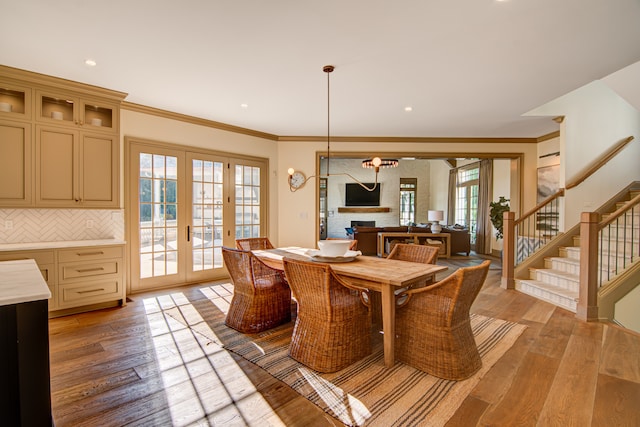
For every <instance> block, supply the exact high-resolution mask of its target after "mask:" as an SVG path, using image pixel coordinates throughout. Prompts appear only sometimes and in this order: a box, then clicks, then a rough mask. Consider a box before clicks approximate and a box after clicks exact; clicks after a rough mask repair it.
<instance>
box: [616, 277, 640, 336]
mask: <svg viewBox="0 0 640 427" xmlns="http://www.w3.org/2000/svg"><path fill="white" fill-rule="evenodd" d="M638 307H640V286H636V287H635V289H633V290H632V291H631V292H629V293H628V294H627V295H625V296H624V297H623V298H622V299H620V301H618V302H616V304H615V320H616V321H617V322H619V323H620V324H621V325H622V326H624V327H625V328H628V329H631V330H634V331H636V332H638V333H640V316H639V315H638Z"/></svg>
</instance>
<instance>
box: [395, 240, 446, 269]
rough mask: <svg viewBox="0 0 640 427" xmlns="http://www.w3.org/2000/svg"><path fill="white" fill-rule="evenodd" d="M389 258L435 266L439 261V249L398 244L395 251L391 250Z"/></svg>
mask: <svg viewBox="0 0 640 427" xmlns="http://www.w3.org/2000/svg"><path fill="white" fill-rule="evenodd" d="M387 258H388V259H398V260H400V261H411V262H422V263H425V264H435V263H436V262H437V261H438V248H436V247H434V246H426V245H410V244H407V243H397V244H396V245H395V246H394V247H393V249H391V252H390V253H389V255H388V256H387Z"/></svg>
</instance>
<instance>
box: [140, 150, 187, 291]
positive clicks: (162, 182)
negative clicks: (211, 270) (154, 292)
mask: <svg viewBox="0 0 640 427" xmlns="http://www.w3.org/2000/svg"><path fill="white" fill-rule="evenodd" d="M130 164H131V166H130V173H131V178H132V179H131V187H130V188H131V189H132V191H131V196H130V200H131V203H130V208H131V212H130V215H131V219H132V221H131V225H132V226H136V227H137V232H132V233H131V234H130V236H131V247H132V258H133V259H137V260H138V262H134V263H132V264H133V265H132V268H131V272H132V277H131V287H132V289H144V288H149V287H157V286H163V285H167V284H173V283H180V282H183V281H184V278H185V273H184V265H185V258H184V254H183V251H184V240H185V238H184V236H185V233H183V232H181V230H184V229H185V228H184V227H185V223H186V221H185V215H184V207H183V206H182V205H183V204H184V200H185V195H184V191H183V190H182V189H183V188H184V187H183V184H182V181H183V179H184V178H183V175H184V172H183V168H184V166H183V165H184V156H183V155H182V154H181V153H180V152H174V151H173V150H163V149H156V148H153V147H144V146H135V147H134V146H132V149H131V161H130ZM134 177H135V180H134Z"/></svg>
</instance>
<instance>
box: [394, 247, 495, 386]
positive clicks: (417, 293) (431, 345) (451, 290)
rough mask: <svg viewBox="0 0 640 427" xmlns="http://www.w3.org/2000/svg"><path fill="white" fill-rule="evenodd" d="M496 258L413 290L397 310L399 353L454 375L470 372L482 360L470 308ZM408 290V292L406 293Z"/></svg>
mask: <svg viewBox="0 0 640 427" xmlns="http://www.w3.org/2000/svg"><path fill="white" fill-rule="evenodd" d="M490 265H491V261H488V260H487V261H484V262H483V263H482V264H480V265H477V266H471V267H464V268H460V269H458V270H456V271H455V272H454V273H453V274H451V275H449V276H448V277H446V278H445V279H443V280H441V281H439V282H437V283H434V284H432V285H430V286H427V287H424V288H417V289H410V290H407V291H406V292H405V293H404V294H403V295H401V296H400V300H402V301H403V302H402V303H401V304H399V305H398V307H397V311H396V347H395V348H396V358H397V359H398V360H400V361H402V362H404V363H407V364H408V365H411V366H413V367H415V368H417V369H420V370H422V371H425V372H427V373H429V374H431V375H435V376H437V377H440V378H445V379H449V380H462V379H465V378H468V377H470V376H471V375H472V374H473V373H475V372H476V371H477V370H478V369H480V367H481V366H482V361H481V359H480V355H479V353H478V348H477V347H476V342H475V339H474V337H473V333H472V332H471V321H470V318H469V309H470V308H471V304H473V301H474V300H475V299H476V297H477V296H478V293H479V292H480V289H481V288H482V285H483V284H484V281H485V279H486V277H487V273H488V271H489V266H490ZM405 296H406V297H405Z"/></svg>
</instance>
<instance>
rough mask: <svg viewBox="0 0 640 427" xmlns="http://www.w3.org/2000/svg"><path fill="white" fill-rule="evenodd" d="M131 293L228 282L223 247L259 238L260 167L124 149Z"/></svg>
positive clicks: (162, 148)
mask: <svg viewBox="0 0 640 427" xmlns="http://www.w3.org/2000/svg"><path fill="white" fill-rule="evenodd" d="M128 153H129V158H128V164H129V167H128V174H129V177H128V178H129V184H128V188H129V195H128V200H129V203H128V214H129V218H128V224H129V234H128V236H129V237H128V240H129V241H130V243H131V244H130V248H131V257H130V259H131V266H130V273H131V274H130V282H131V290H132V291H134V292H135V291H138V290H144V289H151V288H157V287H164V286H171V285H176V284H182V283H192V282H198V281H206V280H214V279H217V278H221V277H224V276H226V274H227V273H226V270H225V268H224V262H223V259H222V247H223V246H229V247H234V246H235V239H236V238H237V237H257V236H260V235H265V234H266V233H265V229H264V224H265V221H263V218H265V213H266V206H265V203H264V199H263V197H264V195H263V192H262V191H261V188H262V187H263V186H264V187H265V188H266V186H265V185H263V183H264V184H266V170H267V168H266V161H262V160H251V159H237V158H231V157H226V156H222V155H218V154H209V153H203V152H191V151H187V150H184V149H180V148H178V147H173V146H171V147H167V146H166V145H164V144H162V145H158V146H156V145H153V144H147V143H135V142H131V143H130V145H129V150H128Z"/></svg>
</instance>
